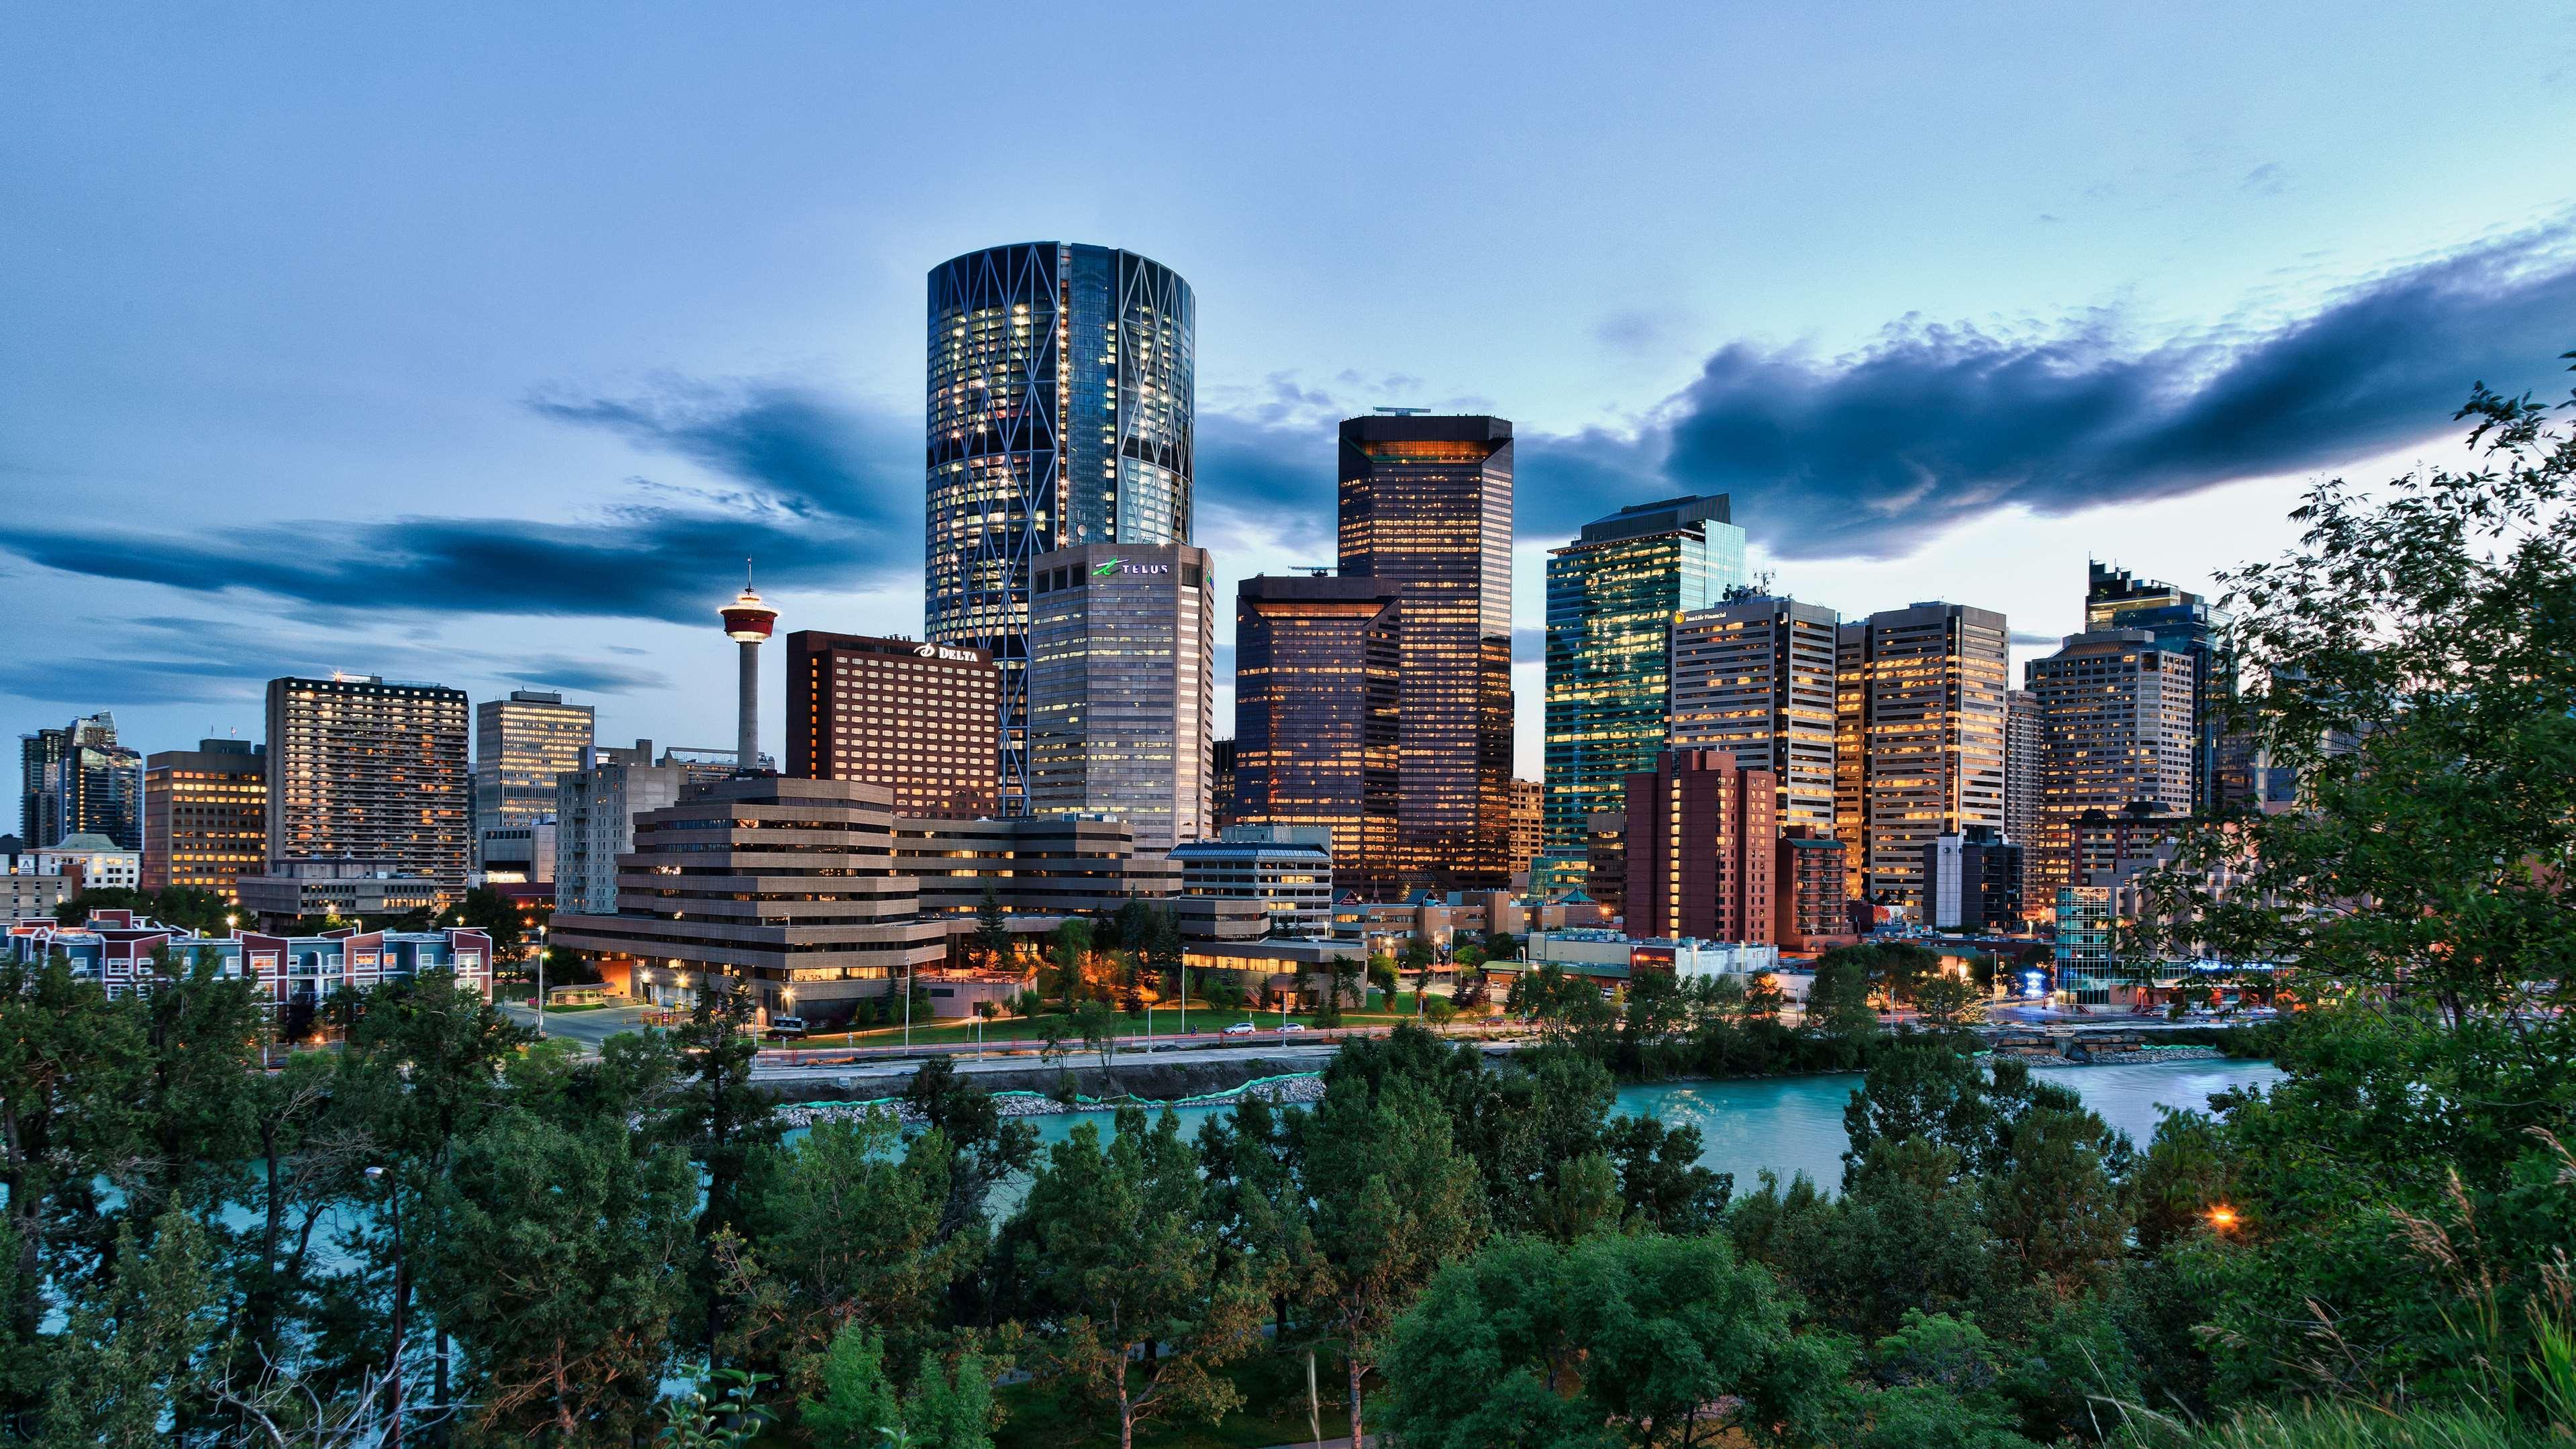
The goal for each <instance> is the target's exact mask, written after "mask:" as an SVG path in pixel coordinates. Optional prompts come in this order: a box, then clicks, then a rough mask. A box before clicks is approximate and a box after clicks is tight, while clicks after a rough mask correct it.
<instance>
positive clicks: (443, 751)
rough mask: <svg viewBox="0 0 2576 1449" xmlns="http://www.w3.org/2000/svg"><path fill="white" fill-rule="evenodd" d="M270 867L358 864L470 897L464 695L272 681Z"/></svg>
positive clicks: (364, 684) (371, 679) (408, 687)
mask: <svg viewBox="0 0 2576 1449" xmlns="http://www.w3.org/2000/svg"><path fill="white" fill-rule="evenodd" d="M267 713H268V821H267V824H268V831H267V834H268V863H269V864H270V865H271V866H277V865H280V864H282V863H286V862H293V861H308V860H320V861H329V860H340V859H353V860H358V861H366V862H379V863H382V864H384V865H385V866H386V867H387V868H389V869H392V870H394V871H395V872H397V873H398V874H400V875H403V876H408V877H417V878H421V879H426V880H430V881H434V882H436V883H437V885H438V887H439V890H440V892H441V893H442V895H443V896H444V897H445V898H447V899H457V898H461V897H462V896H463V895H464V893H465V876H466V871H467V868H468V866H469V864H470V860H471V856H472V854H473V850H472V843H471V842H472V824H473V784H474V781H473V775H472V772H471V771H470V769H469V768H468V765H467V755H466V735H467V729H468V724H469V722H470V719H471V713H472V711H471V710H470V708H469V705H468V701H467V699H466V697H465V692H464V691H463V690H458V689H449V688H447V687H446V686H445V685H439V684H411V683H404V682H401V681H389V680H385V679H381V678H377V677H375V676H372V675H368V676H338V675H335V676H333V677H331V678H329V679H303V678H293V677H290V678H284V679H272V680H270V681H269V682H268V711H267Z"/></svg>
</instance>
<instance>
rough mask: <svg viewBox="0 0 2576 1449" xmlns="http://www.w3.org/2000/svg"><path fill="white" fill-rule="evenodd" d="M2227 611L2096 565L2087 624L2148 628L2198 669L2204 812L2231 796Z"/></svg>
mask: <svg viewBox="0 0 2576 1449" xmlns="http://www.w3.org/2000/svg"><path fill="white" fill-rule="evenodd" d="M2232 622H2233V621H2232V620H2230V619H2229V618H2228V616H2227V611H2226V610H2224V609H2221V608H2218V607H2216V606H2215V605H2213V604H2211V603H2210V602H2209V601H2208V600H2206V599H2204V598H2202V597H2201V596H2200V595H2198V594H2195V593H2190V592H2188V591H2186V590H2183V589H2178V588H2175V587H2174V586H2173V585H2171V584H2168V583H2162V582H2159V581H2157V580H2155V579H2142V578H2139V577H2137V576H2136V575H2134V574H2132V573H2130V572H2129V571H2128V570H2127V569H2123V568H2109V567H2105V566H2104V565H2102V564H2099V563H2091V564H2088V565H2087V566H2086V568H2085V580H2084V627H2085V629H2086V630H2087V631H2088V632H2090V631H2096V630H2102V629H2144V630H2146V631H2147V632H2149V633H2151V634H2153V635H2155V636H2156V644H2157V647H2159V648H2160V649H2163V650H2166V651H2168V652H2171V653H2175V654H2180V655H2182V656H2184V657H2185V658H2187V659H2189V660H2190V661H2191V669H2192V760H2191V805H2190V809H2191V810H2192V811H2194V812H2195V813H2198V814H2208V813H2210V812H2211V811H2214V810H2216V809H2217V808H2218V806H2219V804H2220V796H2221V794H2222V792H2223V787H2222V784H2221V774H2222V770H2223V768H2224V765H2225V761H2224V760H2222V758H2221V756H2222V753H2223V751H2224V748H2225V743H2226V742H2225V739H2224V736H2225V734H2226V730H2227V707H2228V703H2229V701H2231V700H2233V699H2234V698H2235V697H2236V663H2235V658H2234V653H2233V651H2232V650H2231V649H2230V648H2229V635H2230V627H2229V626H2230V625H2231V623H2232Z"/></svg>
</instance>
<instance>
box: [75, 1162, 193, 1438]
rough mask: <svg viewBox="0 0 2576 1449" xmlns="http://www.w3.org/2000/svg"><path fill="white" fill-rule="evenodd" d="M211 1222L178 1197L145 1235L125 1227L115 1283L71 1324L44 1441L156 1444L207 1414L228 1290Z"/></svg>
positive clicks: (89, 1298) (91, 1298) (89, 1299)
mask: <svg viewBox="0 0 2576 1449" xmlns="http://www.w3.org/2000/svg"><path fill="white" fill-rule="evenodd" d="M213 1256H214V1251H213V1248H212V1245H211V1244H210V1243H209V1242H208V1241H207V1236H206V1230H205V1228H204V1227H203V1226H202V1225H200V1224H199V1223H197V1222H196V1221H195V1220H193V1219H192V1218H191V1217H190V1216H189V1214H188V1212H187V1210H186V1208H185V1207H184V1205H183V1204H181V1203H179V1202H175V1201H174V1202H172V1203H171V1204H170V1205H169V1207H168V1208H167V1209H166V1210H165V1211H164V1212H163V1213H162V1214H161V1216H160V1217H159V1218H158V1219H156V1220H154V1221H153V1223H152V1224H151V1232H150V1236H149V1238H148V1240H147V1239H146V1238H145V1237H144V1236H143V1235H141V1234H138V1233H137V1232H136V1231H135V1229H134V1224H133V1223H132V1222H127V1223H124V1224H122V1225H121V1226H119V1228H118V1229H117V1237H116V1252H115V1255H114V1260H115V1262H116V1264H117V1265H118V1266H117V1268H116V1270H115V1272H114V1273H113V1274H112V1275H111V1276H110V1278H109V1279H108V1281H107V1282H106V1283H104V1284H103V1285H101V1286H100V1287H99V1288H98V1289H97V1290H96V1291H94V1292H92V1293H91V1294H89V1295H86V1297H85V1300H84V1301H82V1302H80V1303H78V1304H77V1305H76V1306H75V1307H74V1308H73V1309H72V1312H71V1317H70V1320H69V1321H68V1322H67V1323H66V1324H65V1325H64V1332H63V1334H62V1335H61V1340H60V1344H61V1346H60V1350H59V1353H58V1355H57V1356H56V1357H55V1358H54V1360H53V1361H52V1363H51V1364H49V1365H48V1367H49V1369H50V1372H49V1373H48V1375H47V1377H48V1379H49V1380H50V1385H49V1388H48V1391H47V1393H46V1397H45V1407H44V1429H43V1432H42V1434H41V1435H39V1436H38V1442H39V1443H41V1444H45V1445H48V1446H50V1445H62V1446H65V1449H69V1446H71V1445H75V1444H82V1445H87V1444H99V1445H108V1446H113V1449H155V1446H159V1445H162V1444H166V1443H169V1442H171V1439H172V1437H174V1435H173V1434H172V1432H171V1431H172V1428H173V1427H177V1426H185V1425H187V1424H188V1423H189V1422H190V1421H191V1420H192V1419H194V1418H195V1417H197V1415H198V1413H199V1412H201V1400H202V1398H203V1396H204V1394H205V1391H206V1385H207V1381H208V1375H209V1373H210V1371H211V1370H212V1368H213V1364H212V1362H211V1360H212V1359H213V1358H214V1357H215V1342H216V1340H217V1339H218V1338H219V1337H220V1333H221V1328H222V1319H223V1293H222V1289H221V1287H220V1284H219V1282H218V1280H217V1278H216V1274H215V1270H214V1264H213Z"/></svg>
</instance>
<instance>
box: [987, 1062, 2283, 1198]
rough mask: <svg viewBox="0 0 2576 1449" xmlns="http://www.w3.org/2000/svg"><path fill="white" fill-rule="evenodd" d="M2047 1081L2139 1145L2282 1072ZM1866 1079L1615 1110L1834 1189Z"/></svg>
mask: <svg viewBox="0 0 2576 1449" xmlns="http://www.w3.org/2000/svg"><path fill="white" fill-rule="evenodd" d="M2040 1076H2041V1080H2043V1081H2048V1082H2056V1083H2063V1084H2064V1085H2066V1086H2070V1087H2073V1088H2074V1089H2075V1090H2076V1091H2077V1092H2079V1093H2081V1094H2082V1095H2083V1098H2084V1104H2085V1105H2086V1106H2088V1107H2091V1108H2092V1109H2093V1110H2094V1111H2096V1112H2099V1113H2101V1114H2102V1120H2104V1121H2105V1122H2108V1123H2110V1124H2111V1125H2112V1126H2113V1127H2116V1128H2118V1129H2120V1130H2121V1131H2123V1132H2126V1133H2128V1134H2129V1136H2130V1137H2131V1138H2133V1139H2135V1140H2136V1142H2137V1143H2138V1145H2139V1146H2141V1147H2143V1146H2145V1145H2146V1143H2147V1139H2148V1138H2150V1137H2152V1136H2154V1135H2155V1130H2156V1120H2157V1117H2158V1115H2159V1112H2158V1109H2159V1108H2162V1107H2173V1108H2178V1109H2179V1108H2192V1109H2206V1108H2207V1107H2208V1105H2209V1097H2210V1094H2211V1093H2213V1092H2218V1091H2223V1090H2225V1089H2227V1088H2229V1087H2239V1086H2258V1087H2259V1086H2266V1085H2269V1084H2270V1083H2272V1082H2275V1081H2278V1080H2279V1079H2280V1077H2281V1071H2280V1069H2279V1068H2278V1067H2275V1066H2273V1065H2272V1064H2271V1063H2270V1062H2253V1061H2197V1062H2154V1063H2147V1064H2143V1065H2139V1066H2110V1067H2063V1068H2059V1067H2050V1068H2043V1069H2042V1070H2041V1073H2040ZM1859 1085H1860V1078H1859V1077H1858V1076H1857V1075H1850V1076H1830V1077H1765V1078H1760V1079H1756V1080H1751V1081H1738V1082H1670V1083H1661V1084H1657V1085H1652V1086H1638V1087H1622V1088H1620V1089H1619V1104H1618V1106H1617V1107H1616V1108H1614V1109H1613V1110H1614V1111H1618V1112H1624V1113H1626V1114H1628V1115H1629V1116H1632V1117H1633V1116H1646V1117H1656V1118H1660V1119H1662V1120H1663V1121H1665V1122H1668V1123H1672V1124H1675V1125H1680V1124H1684V1123H1687V1124H1689V1125H1691V1126H1694V1127H1697V1128H1698V1129H1699V1133H1700V1144H1701V1152H1700V1162H1701V1164H1702V1165H1703V1166H1706V1167H1710V1168H1714V1169H1716V1170H1717V1171H1719V1172H1731V1173H1734V1174H1735V1182H1736V1186H1737V1189H1738V1190H1739V1191H1751V1190H1752V1188H1753V1186H1754V1178H1755V1175H1756V1174H1757V1173H1759V1172H1761V1171H1762V1170H1763V1169H1764V1168H1769V1169H1771V1170H1772V1171H1774V1172H1777V1173H1778V1174H1780V1179H1781V1181H1783V1182H1786V1181H1788V1179H1789V1177H1790V1175H1791V1174H1793V1173H1799V1172H1803V1173H1805V1174H1807V1175H1808V1176H1809V1177H1811V1178H1814V1179H1815V1180H1816V1181H1817V1182H1818V1183H1819V1184H1821V1185H1823V1186H1825V1187H1828V1188H1831V1187H1834V1186H1836V1185H1837V1184H1839V1183H1840V1182H1841V1181H1842V1171H1843V1167H1842V1153H1843V1147H1844V1145H1845V1143H1844V1138H1843V1103H1845V1102H1846V1101H1848V1100H1850V1098H1851V1094H1852V1089H1853V1088H1855V1087H1857V1086H1859ZM1177 1110H1178V1112H1179V1114H1180V1118H1181V1135H1182V1136H1183V1137H1185V1138H1195V1137H1196V1136H1197V1134H1198V1130H1199V1124H1200V1123H1201V1122H1204V1121H1206V1120H1207V1119H1208V1118H1210V1117H1213V1116H1216V1115H1218V1114H1220V1113H1223V1112H1228V1111H1231V1110H1233V1109H1232V1108H1229V1107H1221V1106H1220V1107H1182V1108H1179V1109H1177ZM1031 1120H1034V1121H1035V1122H1036V1123H1037V1126H1038V1135H1039V1138H1040V1140H1041V1141H1045V1142H1058V1141H1061V1140H1063V1139H1064V1138H1065V1137H1066V1136H1067V1135H1069V1134H1070V1133H1071V1132H1072V1131H1073V1129H1074V1126H1075V1125H1076V1124H1077V1123H1081V1122H1097V1123H1099V1124H1100V1128H1101V1130H1102V1131H1103V1132H1107V1131H1109V1130H1110V1126H1109V1123H1110V1119H1109V1114H1107V1113H1103V1112H1053V1113H1049V1114H1047V1115H1045V1116H1042V1117H1037V1118H1034V1119H1031Z"/></svg>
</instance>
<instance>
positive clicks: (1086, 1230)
mask: <svg viewBox="0 0 2576 1449" xmlns="http://www.w3.org/2000/svg"><path fill="white" fill-rule="evenodd" d="M1202 1191H1203V1184H1202V1183H1201V1181H1200V1178H1199V1172H1198V1160H1197V1158H1196V1156H1195V1155H1194V1154H1192V1153H1191V1152H1190V1150H1189V1149H1188V1148H1187V1147H1186V1146H1185V1145H1183V1143H1182V1142H1181V1139H1180V1119H1179V1118H1178V1117H1176V1116H1174V1115H1173V1114H1172V1112H1171V1111H1170V1109H1168V1108H1166V1109H1165V1110H1164V1112H1163V1114H1162V1116H1161V1118H1160V1119H1159V1120H1158V1121H1157V1122H1156V1123H1155V1125H1154V1126H1153V1127H1152V1128H1151V1129H1148V1128H1147V1126H1146V1125H1145V1114H1144V1113H1143V1112H1142V1111H1139V1110H1138V1109H1136V1108H1133V1107H1122V1108H1120V1109H1119V1112H1118V1132H1117V1136H1116V1138H1115V1139H1114V1140H1113V1141H1112V1142H1111V1143H1110V1144H1109V1145H1108V1146H1106V1147H1103V1146H1102V1145H1101V1142H1100V1128H1099V1126H1098V1124H1096V1123H1091V1122H1085V1123H1082V1124H1081V1125H1080V1126H1077V1127H1075V1128H1074V1129H1073V1135H1072V1136H1071V1137H1070V1138H1068V1139H1066V1140H1065V1141H1063V1142H1059V1143H1057V1144H1055V1145H1054V1146H1053V1147H1051V1148H1049V1149H1048V1151H1047V1164H1046V1166H1045V1167H1043V1168H1041V1169H1040V1170H1039V1171H1038V1173H1037V1175H1036V1177H1035V1178H1034V1179H1033V1180H1032V1181H1031V1182H1030V1184H1029V1195H1028V1198H1027V1200H1026V1201H1025V1202H1024V1203H1023V1204H1022V1205H1021V1208H1020V1212H1019V1215H1018V1216H1017V1217H1016V1218H1015V1219H1014V1221H1013V1224H1012V1228H1011V1229H1010V1230H1008V1231H1006V1236H1007V1237H1008V1238H1010V1239H1011V1240H1012V1243H1013V1248H1014V1254H1013V1267H1014V1270H1015V1271H1016V1272H1017V1273H1018V1274H1019V1275H1020V1277H1021V1279H1022V1291H1023V1295H1024V1297H1025V1299H1026V1301H1027V1302H1028V1304H1029V1306H1030V1309H1031V1311H1032V1313H1033V1315H1034V1316H1035V1319H1036V1321H1037V1322H1038V1323H1039V1324H1041V1325H1042V1327H1043V1329H1044V1331H1045V1333H1046V1337H1045V1340H1044V1346H1043V1350H1042V1352H1043V1363H1044V1367H1045V1370H1046V1372H1047V1375H1048V1376H1049V1377H1050V1378H1051V1379H1053V1380H1055V1381H1056V1382H1058V1383H1061V1384H1064V1385H1065V1386H1067V1387H1069V1388H1071V1389H1072V1390H1073V1391H1074V1392H1076V1393H1077V1394H1079V1395H1080V1396H1082V1397H1083V1398H1084V1399H1086V1400H1088V1401H1090V1402H1092V1403H1094V1404H1096V1405H1098V1406H1099V1407H1100V1408H1101V1409H1102V1411H1103V1412H1104V1413H1105V1414H1106V1415H1107V1417H1108V1418H1109V1419H1110V1421H1111V1422H1112V1423H1114V1424H1115V1425H1116V1426H1117V1430H1118V1443H1119V1446H1120V1449H1133V1446H1134V1443H1135V1434H1136V1426H1137V1425H1138V1424H1139V1423H1142V1422H1145V1421H1147V1420H1149V1419H1154V1418H1159V1417H1163V1416H1167V1415H1173V1414H1189V1415H1195V1416H1197V1417H1200V1418H1203V1419H1205V1420H1207V1421H1209V1422H1211V1423H1212V1422H1214V1421H1215V1420H1217V1419H1218V1418H1221V1417H1222V1416H1223V1415H1224V1414H1225V1413H1226V1412H1227V1411H1228V1410H1230V1409H1232V1408H1234V1407H1235V1406H1236V1405H1237V1404H1238V1403H1239V1402H1240V1401H1241V1395H1240V1392H1239V1391H1238V1390H1237V1389H1236V1388H1235V1387H1234V1385H1233V1384H1232V1383H1230V1382H1228V1381H1227V1380H1226V1379H1225V1378H1224V1377H1223V1376H1221V1375H1219V1374H1218V1373H1217V1372H1216V1371H1217V1370H1218V1369H1219V1368H1222V1367H1223V1366H1224V1365H1226V1364H1227V1363H1230V1362H1232V1361H1233V1360H1235V1359H1237V1358H1240V1357H1242V1356H1243V1355H1244V1354H1246V1353H1248V1352H1250V1351H1251V1349H1252V1348H1253V1347H1254V1345H1255V1344H1256V1343H1258V1341H1259V1331H1258V1324H1259V1322H1260V1299H1259V1297H1258V1295H1257V1293H1256V1292H1255V1291H1254V1289H1253V1287H1252V1286H1251V1284H1250V1283H1248V1282H1247V1281H1246V1280H1245V1279H1244V1277H1243V1276H1242V1275H1241V1274H1240V1273H1234V1272H1225V1271H1222V1270H1221V1268H1220V1264H1219V1258H1218V1251H1217V1244H1216V1242H1215V1240H1214V1238H1213V1236H1212V1235H1211V1234H1209V1233H1208V1232H1207V1231H1206V1230H1205V1225H1204V1222H1203V1218H1202V1213H1201V1210H1200V1209H1201V1194H1202Z"/></svg>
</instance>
